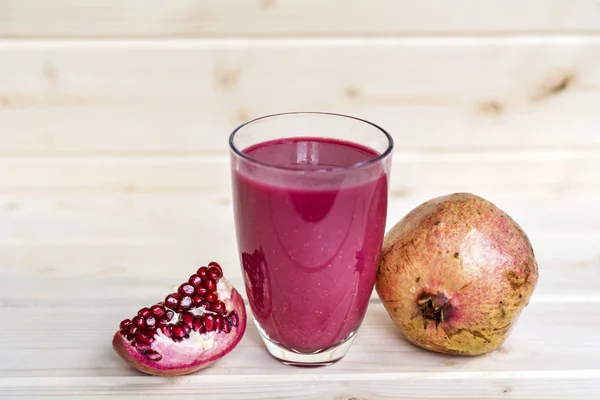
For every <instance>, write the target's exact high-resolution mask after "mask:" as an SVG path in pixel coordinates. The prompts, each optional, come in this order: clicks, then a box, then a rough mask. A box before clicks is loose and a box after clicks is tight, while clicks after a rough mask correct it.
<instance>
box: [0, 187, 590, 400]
mask: <svg viewBox="0 0 600 400" xmlns="http://www.w3.org/2000/svg"><path fill="white" fill-rule="evenodd" d="M188 197H189V196H188ZM204 197H205V196H192V198H186V199H181V198H179V199H173V198H172V197H169V198H168V199H165V198H163V199H162V200H160V199H158V198H154V199H153V201H154V203H146V207H144V206H143V204H142V203H140V201H139V199H138V200H135V199H133V198H129V200H130V201H131V202H133V203H134V204H133V205H134V206H132V204H129V205H128V206H127V207H126V208H125V209H123V208H121V212H117V209H113V212H112V213H111V214H112V215H104V216H102V215H96V216H95V217H94V219H93V221H94V222H91V219H90V220H89V221H88V225H87V229H88V230H89V229H92V230H93V229H98V228H100V227H104V228H105V229H106V228H107V227H109V226H111V225H114V224H117V225H119V226H121V227H122V229H123V230H124V231H125V232H124V234H127V233H131V232H126V231H127V230H128V229H129V230H131V229H142V228H143V229H149V230H151V231H153V232H159V228H160V227H163V228H164V229H167V228H168V227H167V226H166V223H165V221H166V217H157V216H156V215H155V214H154V213H153V212H151V210H148V208H147V207H149V206H148V204H155V206H154V207H155V208H156V210H155V211H157V210H158V209H159V208H164V210H168V211H166V212H167V215H169V216H170V218H171V223H172V224H177V223H179V224H181V225H180V226H186V228H181V231H182V232H186V233H187V234H189V236H188V238H187V239H185V238H183V236H182V237H181V238H173V239H172V240H169V239H168V234H167V233H165V234H164V236H163V237H162V238H161V240H158V239H156V238H154V239H150V238H148V237H143V236H140V237H139V239H138V240H137V242H136V241H133V240H131V239H128V240H127V241H124V239H123V238H122V237H121V238H120V237H114V238H112V239H108V238H104V239H102V240H100V239H89V238H83V239H79V240H78V239H77V238H76V237H73V239H72V240H71V242H72V243H71V245H69V244H65V243H62V244H61V245H60V246H57V245H56V243H54V242H53V241H52V240H51V239H48V240H46V241H45V242H44V241H37V242H27V241H20V242H19V241H18V240H16V239H15V240H14V241H13V243H12V245H11V246H4V248H3V251H2V252H0V264H1V265H3V268H2V269H1V270H0V321H1V327H2V329H0V398H3V399H19V400H22V399H40V398H46V397H51V396H55V397H57V398H67V397H69V398H73V396H74V398H90V399H91V398H93V399H140V398H145V397H150V398H190V399H191V398H198V397H199V396H203V397H204V398H211V399H275V398H289V399H315V398H324V399H325V398H327V399H330V398H331V399H387V398H394V399H416V398H427V399H430V398H439V399H597V398H598V393H600V313H599V311H598V306H599V304H600V295H599V294H598V289H599V288H600V283H599V278H600V274H599V273H598V271H599V270H600V269H599V265H598V264H599V263H600V257H599V253H598V248H597V247H596V246H595V245H596V244H597V243H598V237H595V236H594V235H591V236H590V235H589V234H586V233H585V231H586V230H588V228H591V227H594V226H597V225H596V224H597V222H598V219H599V218H600V215H598V214H594V213H589V212H588V211H590V208H587V209H586V207H591V206H592V205H594V206H595V204H597V203H594V202H591V200H589V199H588V200H585V201H583V200H581V199H583V197H581V198H580V200H579V201H577V202H576V203H577V207H564V208H563V209H561V212H557V210H554V209H551V208H548V204H551V205H556V204H557V202H556V200H554V199H552V200H543V199H524V198H514V197H513V196H511V197H505V198H498V200H500V202H499V204H500V205H501V206H503V208H505V209H506V210H508V212H509V213H511V214H512V215H513V216H514V217H515V218H516V219H517V220H520V222H521V223H522V225H523V226H524V227H525V229H526V230H528V231H530V232H531V235H530V236H531V239H532V242H533V244H534V248H535V251H536V254H537V258H538V261H539V265H540V282H539V285H538V288H537V289H536V292H535V294H534V296H533V297H532V300H531V303H530V305H529V306H528V307H527V308H526V309H525V310H524V311H523V313H522V315H521V318H520V321H519V322H518V324H517V326H516V328H515V330H514V331H513V333H512V334H511V336H510V337H509V339H508V341H507V342H506V344H505V345H504V346H503V347H502V348H501V349H500V350H498V351H494V352H492V353H490V354H487V355H484V356H480V357H474V358H471V357H453V356H444V355H438V354H434V353H430V352H426V351H423V350H420V349H418V348H416V347H414V346H412V345H410V344H408V343H407V342H405V341H404V340H403V339H402V338H401V337H400V335H399V334H398V332H397V330H396V329H395V328H394V326H393V324H392V322H391V321H390V320H389V318H388V316H387V314H386V312H385V310H384V309H383V307H382V305H381V304H380V302H379V301H378V300H377V298H376V296H374V297H373V298H372V301H371V303H370V305H369V311H368V314H367V317H366V320H365V321H364V324H363V326H362V328H361V329H360V332H359V335H358V337H357V339H356V341H355V343H354V345H353V346H352V348H351V350H350V352H349V353H348V355H347V356H346V357H345V358H344V359H343V360H342V361H340V362H338V363H337V364H335V365H332V366H329V367H323V368H315V369H302V368H295V367H289V366H285V365H282V364H281V363H279V362H278V361H276V360H274V359H272V358H271V357H270V356H269V355H268V354H267V352H266V351H265V349H264V348H263V346H262V344H261V342H260V339H259V336H258V333H257V331H256V328H255V327H254V325H252V324H251V323H250V325H249V327H248V330H247V334H246V335H245V337H244V339H243V340H242V342H241V343H240V345H239V346H238V347H237V348H236V349H235V350H234V351H233V352H232V353H230V354H229V355H228V356H226V357H225V358H223V359H222V360H220V361H219V362H218V363H217V364H215V365H214V366H213V367H211V368H209V369H207V370H205V371H201V372H199V373H196V374H193V375H189V376H183V377H176V378H160V377H150V376H145V375H142V374H140V373H138V372H136V371H134V370H132V369H130V368H129V367H128V366H127V365H125V364H124V363H123V362H122V361H121V359H120V358H118V357H117V356H116V355H115V354H114V353H113V351H112V348H111V337H112V334H113V332H114V331H115V329H116V327H117V325H118V323H119V321H120V320H121V319H123V318H124V317H126V316H128V315H129V314H131V312H132V311H135V310H137V309H139V308H140V307H141V306H143V305H147V304H150V303H151V302H153V301H156V300H157V298H161V297H162V296H164V294H165V293H166V292H167V291H168V290H169V287H170V286H172V285H174V284H177V283H178V282H179V281H182V280H183V279H185V277H186V276H187V275H188V274H189V272H190V271H191V270H193V269H194V268H195V267H196V266H197V265H198V264H199V263H201V262H202V261H204V262H206V261H208V258H207V257H211V256H212V255H214V256H215V258H217V259H219V260H221V261H223V263H224V265H225V272H226V274H227V275H228V276H230V277H231V278H232V281H233V283H234V284H236V285H238V287H242V288H243V286H242V285H241V279H240V273H239V270H238V264H237V263H236V255H235V247H234V246H235V244H234V242H232V240H231V238H232V231H233V228H232V221H231V219H232V218H231V210H230V206H231V205H230V204H227V202H215V203H214V204H215V206H214V209H206V208H205V207H203V205H202V203H203V201H202V200H201V198H204ZM84 200H85V201H82V200H81V199H79V200H78V199H77V198H76V196H72V197H70V201H69V202H67V203H68V210H69V211H65V210H59V211H58V214H54V215H50V214H52V213H50V214H43V215H42V214H40V213H39V211H35V210H36V209H35V204H36V201H39V199H38V200H36V199H35V198H34V197H33V196H26V197H24V198H23V201H22V202H21V203H19V206H18V207H17V208H16V209H13V210H10V211H6V209H5V212H4V217H5V218H6V221H8V222H10V221H11V219H10V217H9V216H10V215H12V216H13V217H12V218H17V216H18V215H19V214H20V218H19V219H20V221H21V223H22V225H21V227H22V228H24V227H25V226H26V225H27V224H38V226H39V229H40V230H44V229H50V228H49V226H48V225H49V224H50V220H54V221H55V222H58V220H57V217H58V215H59V214H60V215H61V218H62V225H61V226H62V228H61V227H60V226H58V225H57V226H56V228H57V229H58V231H61V230H65V229H67V227H69V228H68V229H70V230H71V231H72V233H76V232H77V231H78V230H82V231H83V230H85V229H86V226H80V225H78V224H76V223H75V222H74V220H75V219H81V215H80V214H78V213H73V211H72V210H76V209H81V207H84V206H85V205H87V206H88V207H91V205H92V204H93V203H94V202H93V201H92V200H93V199H92V198H90V197H86V198H85V199H84ZM121 200H124V199H121ZM28 201H29V204H28ZM65 201H66V200H65ZM97 201H103V202H104V201H106V199H105V200H99V199H97ZM572 201H574V200H572ZM192 202H195V203H196V206H193V205H192ZM67 203H65V204H67ZM559 203H560V202H559ZM176 204H179V206H180V207H179V208H177V207H175V206H176ZM186 204H187V205H189V208H188V209H185V207H181V206H182V205H186ZM217 204H219V205H217ZM413 205H416V204H413V200H412V199H411V200H395V201H392V203H391V205H390V212H391V215H390V220H391V221H394V220H395V219H397V218H398V217H399V216H401V215H403V213H404V212H405V211H406V210H408V209H409V207H411V206H413ZM28 207H33V209H32V208H28ZM199 208H203V209H204V211H203V215H210V217H205V218H207V220H205V223H204V224H199V223H197V222H198V221H196V220H194V219H193V218H189V217H188V218H187V221H189V223H188V224H187V225H186V224H185V220H186V219H185V215H186V213H188V214H190V215H193V214H195V213H196V212H197V211H198V210H199ZM32 210H33V211H32ZM126 213H127V214H128V215H129V216H128V217H127V216H126V215H125V214H126ZM586 214H587V216H586ZM26 216H29V217H32V218H26ZM121 217H122V218H123V219H125V220H126V221H128V222H129V228H128V227H127V225H126V224H125V223H124V221H123V219H121V220H120V218H121ZM90 218H91V217H90ZM213 219H214V220H215V221H217V220H221V221H225V222H223V223H221V224H218V225H216V224H215V225H214V226H213V228H212V229H209V227H210V226H212V223H211V221H212V220H213ZM575 227H578V229H579V231H580V232H579V233H577V232H574V231H573V229H574V228H575ZM113 228H115V226H113ZM561 230H562V231H561ZM114 231H116V229H114ZM63 233H64V232H63ZM219 243H220V244H219ZM33 250H36V251H33ZM242 291H243V290H242ZM70 396H71V397H70Z"/></svg>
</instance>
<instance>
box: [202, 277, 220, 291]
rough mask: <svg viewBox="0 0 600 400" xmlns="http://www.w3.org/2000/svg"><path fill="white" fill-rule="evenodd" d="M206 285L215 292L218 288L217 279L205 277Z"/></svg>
mask: <svg viewBox="0 0 600 400" xmlns="http://www.w3.org/2000/svg"><path fill="white" fill-rule="evenodd" d="M204 286H205V287H206V289H208V290H209V291H210V292H214V291H215V290H217V281H215V280H214V279H213V278H205V279H204Z"/></svg>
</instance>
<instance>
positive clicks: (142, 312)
mask: <svg viewBox="0 0 600 400" xmlns="http://www.w3.org/2000/svg"><path fill="white" fill-rule="evenodd" d="M151 314H152V312H150V309H149V308H148V307H144V308H142V309H141V310H140V311H138V313H137V315H139V316H140V317H142V318H146V317H149V316H150V315H151Z"/></svg>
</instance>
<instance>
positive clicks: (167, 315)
mask: <svg viewBox="0 0 600 400" xmlns="http://www.w3.org/2000/svg"><path fill="white" fill-rule="evenodd" d="M174 316H175V313H174V312H173V311H171V310H169V311H167V314H166V315H165V318H166V320H167V321H170V320H172V319H173V317H174Z"/></svg>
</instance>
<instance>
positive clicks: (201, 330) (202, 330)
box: [198, 325, 206, 335]
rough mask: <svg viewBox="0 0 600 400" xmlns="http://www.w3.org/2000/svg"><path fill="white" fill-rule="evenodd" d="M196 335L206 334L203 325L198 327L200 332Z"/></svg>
mask: <svg viewBox="0 0 600 400" xmlns="http://www.w3.org/2000/svg"><path fill="white" fill-rule="evenodd" d="M198 333H200V334H201V335H203V334H205V333H206V327H205V326H204V325H202V326H201V327H200V330H199V331H198Z"/></svg>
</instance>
